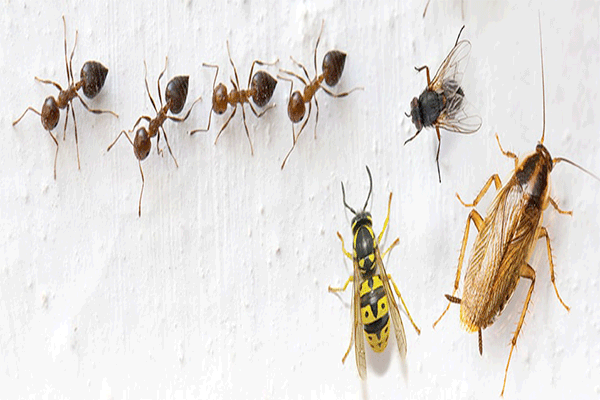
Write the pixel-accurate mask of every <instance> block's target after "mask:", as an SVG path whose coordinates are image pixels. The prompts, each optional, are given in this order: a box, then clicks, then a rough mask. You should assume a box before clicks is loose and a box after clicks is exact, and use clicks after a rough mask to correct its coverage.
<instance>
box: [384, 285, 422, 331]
mask: <svg viewBox="0 0 600 400" xmlns="http://www.w3.org/2000/svg"><path fill="white" fill-rule="evenodd" d="M388 278H389V279H390V281H392V285H394V291H395V292H396V295H397V296H398V297H399V298H400V301H401V302H402V305H403V306H404V310H405V311H406V315H408V319H410V322H411V324H412V325H413V327H414V328H415V331H417V334H419V335H420V334H421V330H420V329H419V327H418V326H417V324H415V321H413V319H412V317H411V316H410V312H409V311H408V307H406V303H405V302H404V299H403V298H402V295H401V294H400V290H398V286H396V282H394V279H393V278H392V275H390V274H388Z"/></svg>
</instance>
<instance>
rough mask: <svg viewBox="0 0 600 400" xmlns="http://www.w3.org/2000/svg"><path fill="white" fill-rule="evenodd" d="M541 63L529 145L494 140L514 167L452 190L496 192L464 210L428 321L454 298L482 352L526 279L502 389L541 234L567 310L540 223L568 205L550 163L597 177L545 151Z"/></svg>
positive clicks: (520, 320) (483, 192) (544, 111)
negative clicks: (449, 283)
mask: <svg viewBox="0 0 600 400" xmlns="http://www.w3.org/2000/svg"><path fill="white" fill-rule="evenodd" d="M541 53H542V33H541V22H540V54H541ZM541 66H542V97H543V126H542V137H541V139H540V142H539V143H538V144H537V146H536V148H535V151H534V152H533V153H531V154H528V155H526V156H524V157H523V158H522V159H521V160H520V159H519V158H518V157H517V156H516V155H515V154H514V153H512V152H509V151H504V149H503V148H502V146H501V145H500V140H499V139H498V135H496V140H497V141H498V146H499V147H500V151H501V152H502V154H504V155H505V156H507V157H509V158H511V159H513V160H514V163H515V169H514V171H513V173H512V174H511V176H510V178H509V180H508V182H506V183H505V184H504V186H502V182H501V181H500V178H499V177H498V174H494V175H492V176H491V177H490V178H489V179H488V181H487V182H486V184H485V185H484V187H483V189H481V191H480V192H479V194H478V195H477V197H476V198H475V200H474V201H473V202H472V203H470V204H466V203H464V202H463V201H462V199H461V198H460V196H459V195H458V193H457V194H456V196H457V197H458V200H459V201H460V202H461V203H462V204H463V205H464V206H465V207H469V208H471V207H475V206H477V204H478V203H479V201H480V200H481V198H482V197H483V196H484V195H485V193H486V192H487V190H488V189H489V188H490V186H491V184H492V183H494V185H495V187H496V190H497V193H496V197H495V198H494V200H493V202H492V205H491V206H490V208H489V209H488V212H487V215H486V216H485V218H483V217H482V216H481V215H480V214H479V213H478V212H477V210H475V209H474V208H473V209H472V210H471V212H470V213H469V216H468V218H467V224H466V227H465V232H464V235H463V240H462V245H461V249H460V255H459V258H458V267H457V271H456V278H455V281H454V290H453V292H452V295H446V298H447V299H448V305H447V306H446V308H445V310H444V312H443V313H442V315H440V317H439V318H438V319H437V320H436V321H435V323H434V324H433V327H434V328H435V326H436V325H437V324H438V323H439V322H440V320H441V319H442V317H443V316H444V315H445V314H446V312H447V311H448V309H449V307H450V304H451V303H456V304H460V321H461V323H462V326H463V327H464V328H465V330H466V331H468V332H477V333H478V342H479V353H480V354H483V339H482V330H483V329H485V328H487V327H488V326H490V325H492V323H493V322H494V320H495V319H496V317H498V316H499V315H500V314H501V313H502V311H503V310H504V307H505V306H506V304H507V302H508V301H509V300H510V298H511V297H512V295H513V293H514V291H515V289H516V287H517V283H518V282H519V280H520V279H521V278H525V279H529V280H530V281H531V283H530V286H529V291H528V292H527V297H526V299H525V304H524V305H523V310H522V311H521V316H520V318H519V322H518V324H517V328H516V330H515V332H514V334H513V337H512V340H511V347H510V353H509V356H508V361H507V363H506V369H505V371H504V381H503V384H502V393H501V396H502V395H503V394H504V389H505V387H506V376H507V374H508V367H509V365H510V360H511V357H512V353H513V350H514V349H515V346H516V344H517V338H518V336H519V333H520V331H521V328H522V327H523V322H524V321H525V315H526V313H527V308H528V307H529V302H530V301H531V295H532V293H533V287H534V284H535V278H536V273H535V270H534V269H533V267H532V266H531V265H530V264H529V259H530V258H531V255H532V253H533V250H534V249H535V245H536V243H537V241H538V240H539V239H545V241H546V250H547V256H548V264H549V267H550V280H551V282H552V285H553V286H554V291H555V293H556V297H557V298H558V300H559V302H560V303H561V304H562V305H563V307H565V309H566V310H567V311H569V307H568V306H567V305H566V304H565V302H564V301H563V299H562V298H561V296H560V295H559V293H558V288H557V286H556V281H555V274H554V262H553V260H552V250H551V247H550V236H549V235H548V231H547V230H546V228H545V227H544V226H542V214H543V212H544V210H545V209H546V208H547V207H548V206H549V205H552V207H553V208H554V209H555V210H556V211H558V212H559V213H560V214H567V215H572V213H571V211H564V210H561V209H560V207H559V206H558V203H557V202H556V201H555V200H554V199H553V198H552V197H550V173H551V172H552V170H553V168H554V166H556V164H558V163H560V162H565V163H568V164H571V165H573V166H575V167H577V168H579V169H580V170H582V171H584V172H585V173H587V174H589V175H591V176H592V177H593V178H594V179H596V180H598V181H600V179H599V178H598V177H597V176H596V175H594V174H592V173H591V172H589V171H587V170H586V169H584V168H582V167H581V166H579V165H577V164H575V163H574V162H572V161H570V160H568V159H565V158H562V157H556V158H552V156H551V155H550V152H549V151H548V149H546V147H545V146H544V135H545V131H546V104H545V97H546V96H545V88H544V61H543V55H542V54H541ZM471 221H472V222H473V224H474V225H475V228H477V236H476V238H475V241H474V243H473V248H472V250H471V255H470V258H469V263H468V267H467V272H466V275H465V277H464V280H463V282H464V285H463V293H462V297H461V298H459V297H457V296H456V292H457V290H458V288H459V283H460V275H461V270H462V264H463V261H464V256H465V249H466V245H467V241H468V238H469V226H470V223H471Z"/></svg>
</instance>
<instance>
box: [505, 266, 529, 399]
mask: <svg viewBox="0 0 600 400" xmlns="http://www.w3.org/2000/svg"><path fill="white" fill-rule="evenodd" d="M519 276H520V277H521V278H527V279H530V280H531V286H529V291H528V292H527V297H526V298H525V304H524V305H523V311H521V318H519V324H518V325H517V330H516V331H515V334H514V335H513V338H512V341H511V345H510V353H509V355H508V362H507V363H506V369H505V371H504V383H503V384H502V392H501V393H500V396H504V387H505V386H506V375H507V374H508V366H509V365H510V358H511V357H512V353H513V350H514V349H515V346H516V345H517V337H518V336H519V332H521V328H522V327H523V322H524V321H525V314H527V308H528V307H529V302H530V301H531V294H532V293H533V286H534V285H535V271H534V269H533V268H531V265H529V264H524V265H523V266H521V268H520V270H519Z"/></svg>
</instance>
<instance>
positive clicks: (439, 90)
mask: <svg viewBox="0 0 600 400" xmlns="http://www.w3.org/2000/svg"><path fill="white" fill-rule="evenodd" d="M463 29H465V27H464V26H463V27H462V28H461V29H460V31H459V32H458V37H457V38H456V43H455V44H454V47H453V48H452V50H451V51H450V53H449V54H448V56H447V57H446V59H445V60H444V62H442V65H440V68H439V69H438V70H437V72H436V74H435V76H434V77H433V80H431V79H430V77H429V67H428V66H427V65H424V66H422V67H415V69H416V70H417V72H420V71H422V70H425V72H426V73H427V87H426V88H425V90H424V91H423V93H421V95H420V96H419V97H418V98H417V97H414V98H413V99H412V101H411V102H410V107H411V111H410V114H406V116H407V117H412V122H413V124H415V127H416V128H417V132H416V133H415V134H414V135H413V136H411V137H410V138H408V139H407V140H406V141H405V142H404V144H405V145H406V144H407V143H408V142H410V141H411V140H413V139H414V138H416V137H417V135H418V134H419V133H421V130H422V129H423V128H428V127H434V128H435V131H436V133H437V138H438V148H437V153H436V156H435V162H436V164H437V170H438V178H439V180H440V183H441V182H442V175H441V173H440V162H439V159H440V146H441V144H442V140H441V136H440V128H443V129H445V130H447V131H451V132H458V133H474V132H477V131H478V130H479V128H480V127H481V117H479V116H478V115H476V112H475V110H474V107H473V106H472V105H471V103H469V102H468V101H467V100H466V99H465V93H464V91H463V88H462V87H461V82H462V79H463V75H464V72H465V69H466V68H467V64H468V63H469V53H470V51H471V43H470V42H469V41H468V40H461V41H459V39H460V34H461V33H462V31H463Z"/></svg>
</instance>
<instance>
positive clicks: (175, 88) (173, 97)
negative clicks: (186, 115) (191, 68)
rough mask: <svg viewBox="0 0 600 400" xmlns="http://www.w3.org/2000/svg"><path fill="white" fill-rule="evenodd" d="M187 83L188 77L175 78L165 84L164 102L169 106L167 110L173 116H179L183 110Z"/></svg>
mask: <svg viewBox="0 0 600 400" xmlns="http://www.w3.org/2000/svg"><path fill="white" fill-rule="evenodd" d="M189 81H190V77H189V76H176V77H175V78H173V79H171V80H170V81H169V83H167V88H166V89H165V101H166V102H167V104H170V107H169V110H171V112H172V113H173V114H179V113H180V112H181V110H183V106H184V105H185V100H186V99H187V94H188V83H189Z"/></svg>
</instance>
